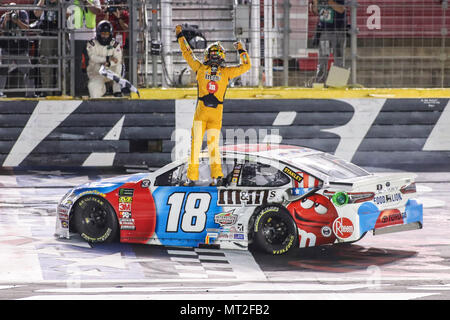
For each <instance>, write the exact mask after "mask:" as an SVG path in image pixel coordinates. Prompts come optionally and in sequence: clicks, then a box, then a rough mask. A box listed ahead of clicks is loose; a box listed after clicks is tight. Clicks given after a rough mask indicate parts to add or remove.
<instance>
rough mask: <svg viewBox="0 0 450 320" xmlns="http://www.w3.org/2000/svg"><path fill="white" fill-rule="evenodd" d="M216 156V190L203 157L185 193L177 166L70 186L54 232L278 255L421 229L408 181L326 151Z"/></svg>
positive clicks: (237, 150)
mask: <svg viewBox="0 0 450 320" xmlns="http://www.w3.org/2000/svg"><path fill="white" fill-rule="evenodd" d="M221 155H222V166H223V172H224V177H225V178H224V183H223V184H222V185H220V186H217V185H211V183H212V181H211V178H210V170H209V158H208V155H207V153H204V152H203V153H202V154H201V157H200V165H199V172H200V179H199V180H198V181H196V184H195V185H193V186H185V182H186V179H187V177H186V170H187V159H185V160H179V161H174V162H172V163H170V164H168V165H166V166H164V167H162V168H160V169H158V170H156V171H154V172H146V173H138V174H132V175H125V176H119V177H114V178H108V179H104V180H100V181H95V182H90V183H86V184H83V185H80V186H78V187H75V188H73V189H72V190H70V191H69V192H68V193H67V194H66V195H65V196H64V197H63V198H62V199H61V201H60V202H59V204H58V206H57V215H56V216H57V218H56V235H57V236H58V237H61V238H70V236H71V235H72V234H74V233H78V234H79V235H81V237H82V238H83V239H85V240H86V241H88V242H111V241H120V242H127V243H141V244H154V245H164V246H184V247H202V246H205V247H216V248H219V247H220V248H225V249H244V250H246V249H248V247H249V245H251V244H253V245H254V246H255V247H257V248H260V249H262V250H263V251H265V252H267V253H269V254H273V255H279V254H284V253H286V252H288V251H290V250H291V249H293V248H299V247H300V248H304V247H312V246H317V245H325V244H334V243H340V242H354V241H357V240H359V239H361V238H362V237H363V236H364V235H365V234H366V233H367V232H368V231H372V232H373V234H374V235H377V234H384V233H390V232H398V231H405V230H412V229H420V228H422V224H423V207H422V204H421V203H420V202H419V201H418V200H417V199H414V196H415V195H416V184H415V177H416V175H415V174H412V173H389V174H385V175H381V174H373V173H369V172H368V171H366V170H365V169H363V168H361V167H359V166H356V165H354V164H352V163H350V162H348V161H346V160H343V159H340V158H338V157H336V156H333V155H331V154H329V153H325V152H321V151H318V150H313V149H310V148H305V147H300V146H292V145H281V144H254V145H252V144H243V145H228V146H224V147H222V148H221ZM253 245H252V247H253Z"/></svg>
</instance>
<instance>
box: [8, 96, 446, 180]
mask: <svg viewBox="0 0 450 320" xmlns="http://www.w3.org/2000/svg"><path fill="white" fill-rule="evenodd" d="M194 110H195V100H190V99H180V100H139V99H136V100H126V101H120V100H103V101H101V100H100V101H99V100H97V101H94V100H87V101H86V100H85V101H82V100H55V101H52V100H41V101H0V163H1V166H2V167H14V168H18V167H51V168H58V167H110V168H119V167H121V168H123V167H124V166H134V167H144V168H147V167H152V168H155V167H161V166H163V165H165V164H168V163H169V162H171V161H172V160H174V159H175V158H177V157H179V156H180V155H182V154H183V152H188V151H189V141H190V127H191V125H192V117H193V113H194ZM449 125H450V99H449V98H421V99H417V98H415V99H412V98H411V99H405V98H399V99H395V98H394V99H391V98H343V99H229V100H228V101H227V102H226V103H225V109H224V115H223V128H222V139H221V144H222V145H226V144H234V143H263V144H266V143H267V142H272V143H282V144H294V145H301V146H306V147H311V148H314V149H318V150H322V151H326V152H329V153H332V154H335V155H337V156H339V157H342V158H344V159H347V160H349V161H352V162H353V163H355V164H358V165H361V166H364V167H378V168H382V169H402V170H411V171H433V170H439V171H446V170H450V135H449V131H448V127H449ZM144 170H145V169H144Z"/></svg>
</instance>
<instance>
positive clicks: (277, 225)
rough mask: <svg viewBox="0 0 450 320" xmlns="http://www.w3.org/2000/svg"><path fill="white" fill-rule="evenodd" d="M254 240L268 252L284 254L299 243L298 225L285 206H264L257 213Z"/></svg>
mask: <svg viewBox="0 0 450 320" xmlns="http://www.w3.org/2000/svg"><path fill="white" fill-rule="evenodd" d="M254 240H255V243H256V245H257V246H258V247H259V248H261V249H262V250H263V251H265V252H267V253H270V254H273V255H279V254H284V253H286V252H288V251H289V250H291V249H292V248H293V247H295V244H297V243H298V235H297V227H296V225H295V222H294V220H293V219H292V217H291V215H290V214H289V212H287V210H286V209H284V208H283V207H281V206H275V205H273V206H269V207H264V208H262V209H261V210H260V211H259V212H258V213H257V215H256V219H255V225H254Z"/></svg>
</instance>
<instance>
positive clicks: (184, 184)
mask: <svg viewBox="0 0 450 320" xmlns="http://www.w3.org/2000/svg"><path fill="white" fill-rule="evenodd" d="M193 186H195V181H193V180H191V179H187V180H186V181H185V182H184V183H183V187H193Z"/></svg>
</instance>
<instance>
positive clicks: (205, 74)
mask: <svg viewBox="0 0 450 320" xmlns="http://www.w3.org/2000/svg"><path fill="white" fill-rule="evenodd" d="M175 33H176V36H177V39H178V43H179V45H180V48H181V52H182V54H183V57H184V59H185V60H186V62H187V63H188V65H189V66H190V67H191V69H192V70H194V71H195V73H196V79H197V88H198V91H197V92H198V96H197V98H198V100H197V107H196V110H195V114H194V121H193V125H192V130H191V139H192V140H191V155H190V159H189V167H188V171H187V178H188V181H187V182H186V185H194V183H195V181H196V180H198V178H199V173H198V169H199V155H200V150H201V147H202V142H203V136H204V135H205V131H206V133H207V143H208V154H209V159H210V168H211V177H212V179H213V183H212V185H222V184H223V173H222V163H221V159H220V154H219V137H220V130H221V128H222V112H223V100H224V97H225V92H226V89H227V86H228V82H229V81H230V80H231V79H233V78H236V77H238V76H240V75H241V74H243V73H245V72H247V71H248V70H250V58H249V56H248V53H247V51H246V50H245V49H244V47H243V45H242V43H241V42H235V43H234V44H233V45H234V47H235V49H236V50H238V52H239V57H240V61H241V64H240V65H238V66H230V67H226V66H225V50H224V48H223V47H222V45H221V44H220V43H219V42H214V43H213V44H211V45H209V46H208V47H207V48H206V49H205V52H204V58H203V62H201V61H200V60H198V59H197V58H196V57H195V55H194V53H193V52H192V49H191V47H190V46H189V44H188V42H187V40H186V38H185V36H184V34H183V28H182V26H181V25H178V26H176V28H175Z"/></svg>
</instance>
